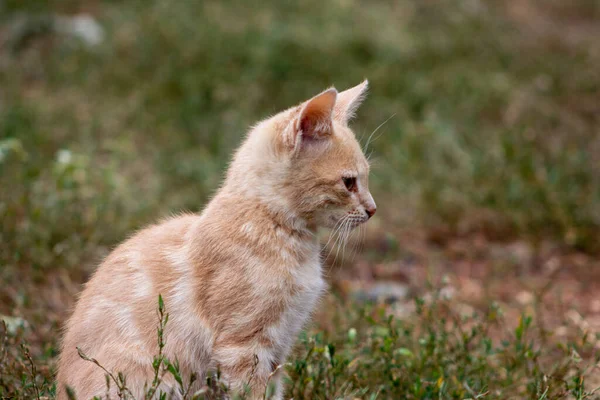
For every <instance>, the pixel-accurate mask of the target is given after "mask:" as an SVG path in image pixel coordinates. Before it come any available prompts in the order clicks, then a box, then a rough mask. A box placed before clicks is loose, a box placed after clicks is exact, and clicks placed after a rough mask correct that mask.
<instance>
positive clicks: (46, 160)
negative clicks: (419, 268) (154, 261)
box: [0, 0, 600, 399]
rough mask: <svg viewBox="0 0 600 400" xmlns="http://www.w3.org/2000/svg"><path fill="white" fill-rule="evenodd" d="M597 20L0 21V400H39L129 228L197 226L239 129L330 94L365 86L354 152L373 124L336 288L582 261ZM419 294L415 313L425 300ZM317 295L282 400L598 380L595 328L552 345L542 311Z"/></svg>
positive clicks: (437, 15) (360, 16)
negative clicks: (85, 25)
mask: <svg viewBox="0 0 600 400" xmlns="http://www.w3.org/2000/svg"><path fill="white" fill-rule="evenodd" d="M80 12H87V13H91V14H92V15H93V16H94V17H95V18H96V19H97V21H98V22H99V23H100V24H101V26H102V27H103V29H104V31H105V37H104V41H103V42H102V43H100V44H99V45H97V46H92V47H90V46H87V45H85V44H83V43H82V42H81V41H79V40H77V39H76V38H73V37H71V36H69V35H67V34H65V33H62V31H61V30H60V29H57V27H56V25H55V23H54V22H53V21H54V19H53V16H54V15H72V14H76V13H80ZM599 20H600V4H599V3H598V1H596V0H576V1H571V2H568V4H567V3H566V2H561V1H558V0H548V1H544V2H542V1H535V0H528V1H525V0H523V1H510V0H493V1H488V2H483V1H477V0H475V1H461V2H452V1H449V0H436V1H426V2H425V1H424V2H411V1H404V0H402V1H397V2H388V1H374V2H369V4H368V6H367V5H366V4H365V3H361V2H358V1H355V0H347V1H332V2H317V1H314V0H309V1H305V2H301V3H298V4H295V3H288V2H276V1H266V2H261V4H255V5H252V6H250V5H247V4H239V3H235V2H231V1H226V2H216V1H209V2H192V1H187V2H186V1H180V2H166V1H164V0H151V1H145V2H140V1H135V0H128V1H122V2H114V1H108V0H106V1H100V0H86V1H73V0H68V1H60V2H58V1H50V2H46V1H27V2H21V1H11V0H8V1H4V2H0V88H1V90H0V218H1V219H2V224H1V227H0V283H1V284H2V286H3V287H4V288H6V289H5V290H3V291H0V314H1V315H5V316H11V317H12V319H11V320H10V321H11V323H10V324H9V325H10V327H8V328H4V329H3V330H2V332H6V334H3V335H0V336H2V337H4V340H5V341H4V342H3V343H4V345H3V347H2V349H3V350H2V352H0V397H1V396H5V397H19V396H20V397H22V398H36V397H38V390H39V391H40V396H45V395H50V396H52V376H53V368H54V365H55V364H54V363H55V358H56V355H57V341H58V334H57V332H58V329H59V327H60V326H61V324H62V322H63V321H64V318H66V316H67V315H68V309H69V307H71V306H72V304H73V301H74V298H75V295H76V293H77V291H78V290H79V284H80V283H81V282H83V281H85V279H86V278H87V277H88V276H89V273H90V272H91V271H92V270H93V268H94V267H95V265H96V264H97V262H98V260H99V259H101V258H102V257H103V256H105V255H106V254H107V253H108V251H109V250H110V248H111V247H113V246H114V245H115V244H116V243H118V242H119V241H120V240H122V239H123V238H125V237H126V235H128V234H129V233H130V232H131V231H133V230H135V229H138V228H139V227H141V226H143V225H144V224H147V223H149V222H151V221H155V220H156V219H158V218H160V217H161V216H165V215H167V214H170V213H174V212H178V211H180V210H182V209H188V210H193V211H196V210H200V209H201V208H202V205H203V204H204V203H205V202H206V200H207V199H208V198H209V197H210V195H211V193H212V192H213V191H214V190H215V188H216V187H218V184H219V182H220V179H221V177H222V175H223V171H224V169H225V168H226V165H227V162H228V158H229V156H230V154H231V152H232V150H233V149H234V148H235V147H236V145H237V144H238V143H239V142H240V140H241V138H242V136H243V133H244V131H245V130H246V129H247V127H248V126H249V125H251V124H253V123H254V122H256V121H257V120H258V119H260V118H263V117H266V116H268V115H269V114H272V113H274V112H276V111H278V110H280V109H282V108H285V107H288V106H290V105H292V104H295V103H298V102H299V101H301V100H303V99H305V98H308V97H310V96H312V95H313V94H315V93H318V92H319V91H321V90H322V89H323V88H326V87H328V86H330V85H332V84H334V85H335V86H336V87H337V88H338V89H343V88H346V87H349V86H352V85H355V84H357V83H358V82H360V81H361V80H362V79H363V78H365V77H367V78H369V80H370V82H371V94H370V97H369V98H368V99H367V101H366V102H365V104H364V106H363V107H362V108H361V110H359V114H358V118H357V120H356V123H355V125H354V128H355V131H356V132H357V134H358V135H359V136H360V138H361V140H362V141H363V143H365V144H366V141H367V138H368V137H369V135H370V133H371V132H373V131H374V130H375V129H376V128H377V127H378V126H380V124H382V123H383V122H384V121H386V120H387V122H386V123H385V124H384V125H382V126H381V128H380V129H379V130H378V131H377V133H376V134H375V135H374V136H373V138H372V140H371V141H370V143H369V148H368V152H369V153H370V154H372V156H371V159H372V161H373V164H374V168H373V177H372V183H371V185H372V190H373V192H374V195H375V198H376V199H377V201H378V205H379V211H378V216H380V217H379V218H376V219H375V221H373V222H374V224H373V226H374V227H373V228H372V229H371V231H370V232H369V235H368V238H367V242H366V244H365V250H364V252H362V253H360V254H359V255H358V259H357V260H354V261H352V262H351V261H350V260H347V261H346V262H344V264H345V266H344V268H345V269H343V271H346V270H352V268H351V267H352V265H355V264H356V265H358V264H357V263H358V262H365V263H367V264H368V265H369V266H371V267H373V268H376V267H377V266H378V265H379V264H381V263H383V264H386V263H394V262H396V261H397V260H404V259H405V258H410V257H412V256H413V255H412V250H410V249H409V248H408V247H410V246H409V244H407V243H410V242H411V240H412V238H414V237H419V238H422V246H424V247H425V250H423V252H424V253H427V254H430V253H432V252H437V251H439V249H440V248H441V249H442V251H443V254H442V255H441V256H440V257H439V259H437V260H436V261H430V262H429V261H428V262H427V263H426V264H427V265H428V268H438V267H439V268H440V269H444V268H443V267H441V266H442V265H445V264H446V263H454V264H458V261H456V257H455V256H453V255H452V254H454V253H452V252H453V251H454V247H456V246H455V244H456V241H457V240H459V241H460V240H467V241H469V240H471V239H470V238H472V237H483V238H484V241H485V243H488V244H489V246H490V247H491V246H498V245H497V243H501V244H502V243H507V242H508V243H513V242H519V243H526V244H527V246H530V248H532V249H533V250H532V253H533V254H534V256H533V257H532V260H533V261H531V260H529V259H527V260H526V261H523V260H522V259H518V257H517V260H516V261H514V262H513V261H506V260H505V259H504V258H502V260H500V261H498V260H495V259H492V256H490V253H487V252H484V253H483V254H484V255H483V256H481V257H483V261H482V260H480V258H481V257H480V255H479V253H477V251H479V250H477V249H475V250H473V249H471V248H469V249H468V250H465V251H463V250H461V252H462V253H461V254H463V255H462V256H461V257H467V258H468V260H469V261H470V262H471V261H472V262H483V263H484V264H485V266H486V268H487V269H489V270H490V271H492V272H491V273H490V275H489V276H487V277H486V279H487V280H486V281H485V285H488V283H489V285H491V286H490V287H495V286H494V285H496V283H497V282H500V283H501V282H502V281H503V280H509V279H513V278H514V276H513V275H512V274H513V272H515V271H517V270H518V271H521V269H523V268H524V269H529V268H531V269H532V270H535V269H536V268H537V267H536V266H537V265H538V264H540V265H541V264H543V265H545V264H544V263H543V262H542V261H544V262H545V260H546V258H547V259H548V260H550V259H551V258H552V257H555V253H560V255H561V257H562V255H564V256H565V260H566V261H564V263H565V265H567V266H569V267H570V266H571V264H573V265H578V264H577V262H575V261H574V262H571V261H570V260H571V258H572V257H571V256H570V255H571V254H573V253H577V255H578V257H584V258H585V259H586V260H588V261H586V262H589V265H595V264H594V260H595V259H596V257H597V256H598V254H599V251H600V248H599V247H598V241H597V237H598V234H599V233H600V229H599V228H600V213H599V212H598V206H597V205H598V203H599V201H600V178H599V177H600V169H599V166H600V162H599V161H600V160H599V159H598V154H600V139H599V136H598V134H597V133H598V130H599V129H600V119H599V117H598V116H599V115H600V112H599V111H600V110H599V109H598V104H600V96H599V93H600V90H599V89H600V70H599V69H598V68H596V66H597V65H598V61H599V60H598V58H599V57H600V50H599V48H598V43H596V42H597V41H595V40H594V38H595V37H598V35H599V34H600V32H599V29H598V26H599V25H598V21H599ZM390 117H391V118H390ZM388 118H389V120H388ZM406 232H408V236H409V238H408V239H407V235H406ZM465 238H466V239H465ZM549 243H550V247H552V249H558V250H552V252H551V253H552V254H551V255H548V256H547V257H546V256H544V254H546V253H547V251H546V249H547V248H548V246H549V245H548V244H549ZM453 246H454V247H453ZM467 247H468V246H467ZM474 247H476V246H474ZM447 249H450V250H449V251H450V253H448V252H446V250H447ZM472 253H477V254H472ZM464 254H467V255H466V256H464ZM511 254H512V253H511ZM540 254H541V255H540ZM549 254H550V253H549ZM453 257H454V258H453ZM544 257H546V258H544ZM569 257H571V258H569ZM417 258H418V257H417ZM542 259H543V260H542ZM540 260H542V261H540ZM560 260H563V258H560ZM561 263H562V261H561ZM454 264H453V265H454ZM586 265H588V264H586ZM574 268H575V267H572V268H571V269H572V270H574ZM444 271H445V270H444ZM577 271H580V270H579V269H577ZM583 271H584V273H583V274H584V275H581V278H580V279H581V281H586V280H587V281H588V282H590V284H591V283H593V282H594V279H586V277H589V276H590V275H589V274H592V273H593V271H594V270H592V269H587V268H583ZM446 272H447V271H446ZM432 274H433V275H434V276H435V274H436V272H433V273H432ZM515 274H517V275H520V274H521V272H515ZM334 275H335V274H334ZM552 276H553V275H552ZM536 277H537V280H539V279H542V278H544V279H545V277H546V276H545V275H543V276H542V277H541V278H540V277H539V276H536ZM533 280H534V281H536V279H533ZM431 281H432V285H433V287H432V288H429V287H427V286H426V285H425V284H424V283H423V282H424V280H423V281H420V282H418V283H416V284H413V286H414V287H413V289H414V292H415V297H419V296H421V297H422V296H425V297H426V295H428V294H429V295H432V296H433V293H436V291H437V290H438V289H440V288H441V287H443V286H444V285H443V283H442V282H441V281H440V280H439V279H438V280H436V279H432V280H431ZM488 281H489V282H488ZM511 282H512V281H511ZM334 286H335V287H337V285H334ZM537 289H539V288H538V287H536V288H535V290H533V291H534V292H535V291H536V290H537ZM334 292H335V294H336V296H339V297H340V298H341V299H338V300H335V299H334V298H333V297H335V296H333V295H332V296H331V297H332V298H328V299H327V301H329V302H332V303H331V307H329V308H328V309H329V310H331V311H329V312H325V313H324V314H325V315H321V316H318V318H317V322H316V323H315V324H314V326H313V327H312V328H310V329H309V330H308V331H307V332H306V334H305V336H303V338H301V339H300V343H299V349H300V350H299V353H298V354H297V355H296V356H295V357H294V359H292V360H290V362H291V365H290V366H289V367H287V371H288V373H289V375H290V378H291V382H290V383H289V384H288V394H289V395H290V396H294V398H336V397H338V398H339V397H344V396H345V397H351V396H355V397H363V398H375V397H377V398H398V397H399V396H400V397H406V398H435V397H437V398H467V397H471V398H477V396H479V398H533V399H545V398H560V397H563V398H569V396H571V398H583V397H584V394H583V393H584V392H586V391H587V392H590V391H591V390H593V387H587V386H586V385H584V384H583V382H584V381H582V380H581V377H588V376H590V374H591V376H592V378H593V379H595V378H594V374H595V373H596V371H595V370H594V369H593V368H591V367H590V369H586V367H587V366H593V365H594V356H595V350H594V343H595V337H594V330H593V329H588V330H586V329H582V328H581V327H579V326H574V325H573V323H572V321H571V322H569V323H568V324H567V325H565V326H567V328H568V334H567V335H566V336H564V335H563V336H559V335H551V334H550V333H551V332H552V327H549V326H547V325H548V320H552V321H554V322H552V326H558V325H560V324H562V314H561V316H560V318H559V317H556V318H553V317H554V315H553V310H554V309H553V308H552V307H554V306H552V307H551V306H549V305H548V304H549V303H550V302H551V300H549V299H548V297H550V296H546V297H542V296H538V297H536V298H538V299H539V301H538V303H539V304H538V306H539V307H538V308H540V309H543V310H545V311H544V312H545V313H546V314H545V315H544V314H543V313H537V312H534V311H535V310H531V309H527V307H521V308H524V310H521V309H519V310H518V312H517V311H515V310H513V309H512V308H513V307H512V305H511V306H510V307H511V309H510V310H509V309H507V310H506V311H507V315H508V316H507V317H506V318H505V319H502V318H499V317H493V318H492V317H491V316H490V315H491V314H493V313H494V311H493V310H494V309H495V308H493V307H492V306H491V304H492V300H493V299H491V298H487V299H484V300H482V301H481V302H480V303H478V304H476V305H472V306H473V311H474V312H475V314H476V315H474V316H473V315H469V316H468V317H464V316H463V315H460V313H458V314H459V315H457V311H456V310H454V309H460V308H461V307H462V306H463V305H464V303H469V302H468V301H466V300H465V301H463V299H460V300H458V299H452V300H443V299H442V300H440V301H435V302H425V303H423V304H421V303H420V302H417V303H416V304H417V305H418V306H414V304H415V301H416V300H414V301H413V300H411V301H410V303H411V304H413V305H406V304H405V303H401V305H402V307H404V308H406V309H409V310H410V312H409V313H408V314H406V313H405V312H398V310H395V308H398V307H400V305H398V304H394V305H382V306H374V305H368V306H367V305H364V304H362V302H360V301H352V300H350V298H351V296H347V293H345V292H344V291H343V290H342V291H341V292H342V293H338V291H337V289H336V290H335V291H334ZM494 293H495V292H494ZM536 293H537V292H536ZM536 295H537V294H536ZM513 297H514V296H513ZM590 302H591V300H590ZM459 303H460V304H459ZM505 303H507V302H505ZM588 303H589V302H588ZM469 304H470V303H469ZM536 304H537V303H536ZM380 308H381V310H380ZM504 308H506V307H504ZM521 312H524V313H525V315H524V316H523V317H522V318H521V319H519V318H520V315H521ZM394 314H399V315H397V316H396V317H394V318H393V319H392V320H391V321H388V318H389V315H394ZM407 315H408V316H407ZM527 315H532V316H533V317H534V318H533V320H531V322H528V321H530V320H529V319H528V317H527ZM463 317H464V318H466V320H465V321H462V318H463ZM334 320H335V321H338V322H339V323H338V324H336V326H332V325H331V323H330V322H328V321H334ZM519 320H520V321H522V322H521V323H519V322H518V321H519ZM555 320H561V321H560V322H557V321H555ZM19 325H22V327H21V328H18V326H19ZM519 326H520V327H521V328H519V329H520V330H521V334H517V332H518V331H517V329H518V327H519ZM471 328H472V329H474V330H473V331H471ZM460 329H463V330H464V332H461V331H460ZM8 331H10V332H8ZM352 332H355V333H352ZM350 333H351V334H350ZM24 343H26V344H27V346H28V347H29V349H30V350H29V351H27V352H25V349H24V348H21V347H20V346H21V344H24ZM574 354H579V355H580V357H579V356H574ZM580 358H581V359H582V361H579V359H580ZM592 386H593V385H592ZM370 396H373V397H370ZM411 396H412V397H411Z"/></svg>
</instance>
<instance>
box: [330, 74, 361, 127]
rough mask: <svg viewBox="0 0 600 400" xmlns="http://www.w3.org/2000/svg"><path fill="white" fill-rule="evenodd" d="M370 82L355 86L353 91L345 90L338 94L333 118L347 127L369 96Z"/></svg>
mask: <svg viewBox="0 0 600 400" xmlns="http://www.w3.org/2000/svg"><path fill="white" fill-rule="evenodd" d="M368 88H369V81H368V80H366V79H365V81H364V82H363V83H361V84H360V85H357V86H354V87H353V88H351V89H348V90H344V91H343V92H341V93H340V94H338V97H337V101H336V104H335V108H334V110H333V118H334V119H335V120H336V121H338V122H341V123H342V124H344V125H346V124H347V123H348V122H349V121H350V120H351V119H352V118H353V117H354V113H355V112H356V110H357V109H358V106H360V103H362V102H363V100H364V99H365V97H366V96H367V89H368Z"/></svg>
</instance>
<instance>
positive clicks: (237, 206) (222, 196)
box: [203, 188, 317, 241]
mask: <svg viewBox="0 0 600 400" xmlns="http://www.w3.org/2000/svg"><path fill="white" fill-rule="evenodd" d="M204 214H209V215H210V214H218V217H219V218H220V220H221V221H222V222H226V223H227V224H229V225H230V226H237V227H239V228H240V229H241V228H242V226H244V225H245V224H248V222H256V223H257V226H263V228H264V229H267V230H268V229H277V230H279V231H280V232H283V233H285V234H287V235H289V236H290V237H293V238H295V239H301V240H306V241H314V240H316V230H317V228H316V226H314V225H313V224H311V223H310V222H309V221H307V220H306V219H305V218H303V217H301V216H298V215H297V214H296V213H294V212H293V211H291V210H290V209H289V207H288V206H287V205H286V204H285V203H283V202H281V201H276V200H275V199H264V198H261V197H259V196H248V193H247V192H246V193H240V192H237V191H233V190H228V189H227V188H223V189H222V190H220V191H219V192H218V193H217V195H216V196H215V197H214V198H213V200H212V201H211V202H210V204H209V205H208V207H207V209H206V210H205V211H204V212H203V215H204ZM207 216H208V215H207Z"/></svg>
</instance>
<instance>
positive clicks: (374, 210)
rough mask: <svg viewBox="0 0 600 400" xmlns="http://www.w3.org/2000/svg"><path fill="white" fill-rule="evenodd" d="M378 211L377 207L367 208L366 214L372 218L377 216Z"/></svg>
mask: <svg viewBox="0 0 600 400" xmlns="http://www.w3.org/2000/svg"><path fill="white" fill-rule="evenodd" d="M376 211H377V207H376V206H372V207H369V208H365V212H366V213H367V215H368V216H369V218H371V217H372V216H373V215H375V212H376Z"/></svg>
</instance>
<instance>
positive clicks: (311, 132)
mask: <svg viewBox="0 0 600 400" xmlns="http://www.w3.org/2000/svg"><path fill="white" fill-rule="evenodd" d="M300 130H301V131H302V136H303V137H305V138H310V139H321V138H324V137H325V136H327V135H329V134H330V133H331V117H330V115H323V114H322V113H321V114H320V115H318V114H317V113H311V114H308V115H305V116H303V117H302V119H301V120H300Z"/></svg>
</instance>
